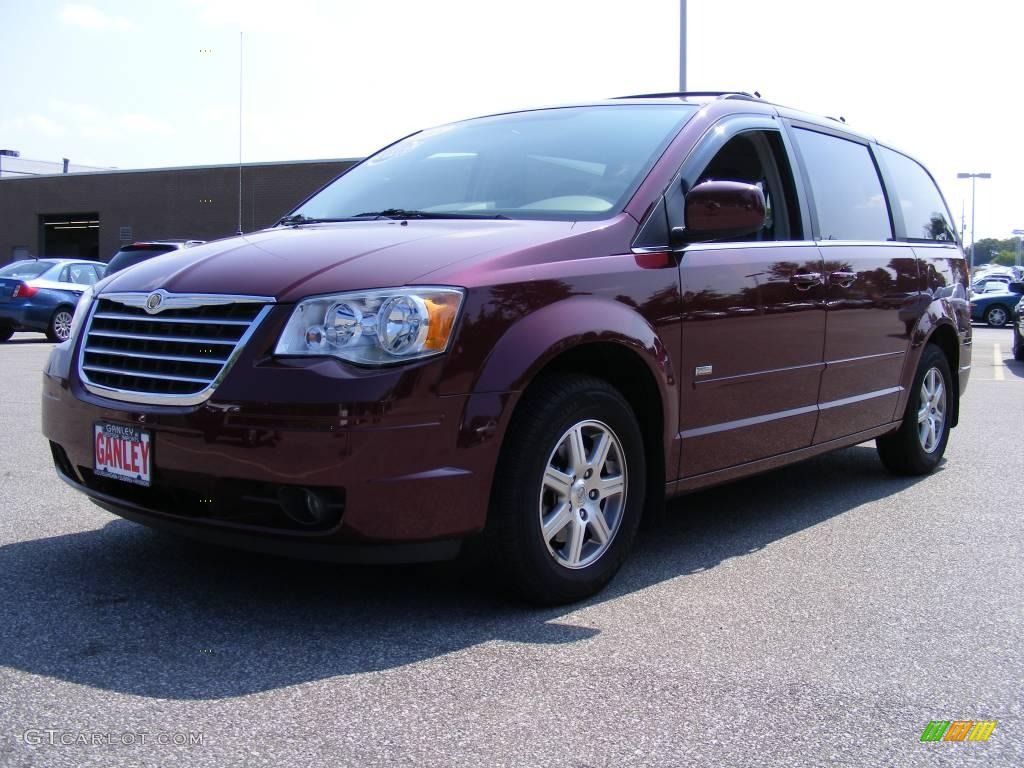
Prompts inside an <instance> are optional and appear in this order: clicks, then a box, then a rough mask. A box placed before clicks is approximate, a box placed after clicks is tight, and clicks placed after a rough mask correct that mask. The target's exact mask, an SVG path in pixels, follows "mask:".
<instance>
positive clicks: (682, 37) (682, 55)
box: [679, 0, 686, 93]
mask: <svg viewBox="0 0 1024 768" xmlns="http://www.w3.org/2000/svg"><path fill="white" fill-rule="evenodd" d="M679 92H680V93H686V0H679Z"/></svg>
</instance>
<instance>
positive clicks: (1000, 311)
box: [985, 304, 1010, 328]
mask: <svg viewBox="0 0 1024 768" xmlns="http://www.w3.org/2000/svg"><path fill="white" fill-rule="evenodd" d="M1000 317H1001V318H1002V319H1003V321H1002V322H999V318H1000ZM1009 319H1010V310H1009V309H1007V308H1006V307H1004V306H1003V305H1002V304H993V305H992V306H991V307H989V308H988V309H986V310H985V322H986V323H987V324H988V325H989V326H990V327H992V328H1002V327H1003V326H1004V325H1006V321H1007V320H1009Z"/></svg>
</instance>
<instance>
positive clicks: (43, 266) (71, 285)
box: [0, 259, 106, 341]
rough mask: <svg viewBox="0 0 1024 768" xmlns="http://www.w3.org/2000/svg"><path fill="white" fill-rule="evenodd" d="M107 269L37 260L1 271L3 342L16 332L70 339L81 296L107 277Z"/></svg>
mask: <svg viewBox="0 0 1024 768" xmlns="http://www.w3.org/2000/svg"><path fill="white" fill-rule="evenodd" d="M105 267H106V265H105V264H103V263H102V262H99V261H81V260H79V259H36V260H32V261H16V262H14V263H13V264H8V265H6V266H5V267H3V268H0V341H7V340H8V339H9V338H11V336H12V335H13V334H14V332H15V331H39V332H40V333H45V334H46V336H47V338H48V339H50V341H64V340H66V339H67V337H68V334H69V333H70V332H71V318H72V317H73V316H74V314H75V305H76V304H78V299H79V297H80V296H81V295H82V292H83V291H84V290H85V289H86V288H87V287H88V286H90V285H92V284H93V283H95V282H96V281H97V280H99V279H100V278H101V277H102V276H103V270H104V268H105Z"/></svg>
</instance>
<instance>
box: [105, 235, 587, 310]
mask: <svg viewBox="0 0 1024 768" xmlns="http://www.w3.org/2000/svg"><path fill="white" fill-rule="evenodd" d="M572 229H573V222H570V221H522V220H486V221H477V220H466V219H458V220H455V219H438V220H434V219H431V220H418V219H414V220H409V221H394V220H376V221H358V222H344V223H335V224H316V225H304V226H300V227H280V228H276V229H270V230H264V231H262V232H255V233H252V234H249V235H243V236H240V237H232V238H227V239H224V240H217V241H214V242H211V243H207V244H205V245H198V246H195V247H193V248H188V249H183V250H179V251H173V252H171V253H167V254H164V255H161V256H157V257H154V258H152V259H149V260H148V261H144V262H142V263H141V264H138V265H136V266H134V267H130V268H129V269H126V270H125V271H124V272H121V273H118V274H117V275H115V276H113V278H112V279H111V281H110V282H109V283H106V284H105V285H104V286H103V289H102V292H103V293H109V292H113V291H146V292H148V291H153V290H156V289H157V288H163V289H165V290H167V291H170V292H171V293H222V294H234V295H249V296H267V297H273V298H275V299H277V300H278V301H283V302H288V301H295V300H298V299H300V298H302V297H304V296H312V295H316V294H321V293H333V292H339V291H349V290H363V289H367V288H383V287H390V286H399V285H407V284H411V283H415V282H416V281H417V279H418V278H420V277H422V276H426V275H429V274H431V273H434V272H437V271H438V270H442V269H443V268H445V267H447V266H450V265H452V264H455V263H456V262H460V261H464V260H467V259H472V258H474V257H477V256H480V255H482V254H484V253H493V254H495V255H501V254H503V253H511V252H514V251H519V250H522V249H525V248H529V247H531V246H534V245H538V244H541V243H547V242H550V241H553V240H557V239H560V238H562V237H566V236H568V235H569V234H570V232H571V230H572Z"/></svg>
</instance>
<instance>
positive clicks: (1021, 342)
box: [1013, 324, 1024, 360]
mask: <svg viewBox="0 0 1024 768" xmlns="http://www.w3.org/2000/svg"><path fill="white" fill-rule="evenodd" d="M1020 333H1021V332H1020V330H1019V329H1018V328H1017V326H1016V324H1014V327H1013V359H1014V360H1024V339H1021V337H1020Z"/></svg>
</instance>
